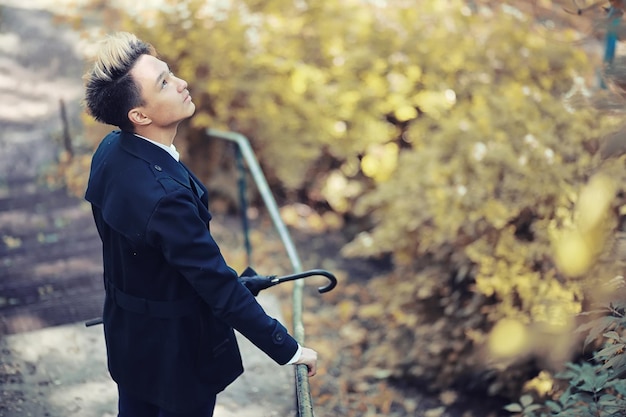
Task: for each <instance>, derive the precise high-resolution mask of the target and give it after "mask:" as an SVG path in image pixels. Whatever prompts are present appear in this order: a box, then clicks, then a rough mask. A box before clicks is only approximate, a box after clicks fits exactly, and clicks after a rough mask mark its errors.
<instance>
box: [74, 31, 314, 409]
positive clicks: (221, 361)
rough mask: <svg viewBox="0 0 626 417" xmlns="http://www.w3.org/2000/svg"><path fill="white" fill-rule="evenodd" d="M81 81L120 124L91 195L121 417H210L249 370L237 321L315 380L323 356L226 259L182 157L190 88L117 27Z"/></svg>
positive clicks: (97, 110)
mask: <svg viewBox="0 0 626 417" xmlns="http://www.w3.org/2000/svg"><path fill="white" fill-rule="evenodd" d="M85 85H86V97H85V103H86V106H87V109H88V111H89V113H90V114H91V115H92V116H93V117H94V118H95V119H96V120H98V121H100V122H103V123H107V124H111V125H115V126H118V127H119V128H120V130H117V131H113V132H112V133H110V134H109V135H107V136H106V137H105V138H104V139H103V140H102V142H101V144H100V146H99V147H98V149H97V150H96V152H95V154H94V156H93V160H92V165H91V172H90V177H89V183H88V186H87V192H86V195H85V198H86V199H87V200H88V201H89V202H90V203H91V205H92V210H93V216H94V219H95V222H96V226H97V228H98V232H99V234H100V238H101V239H102V245H103V262H104V284H105V288H106V298H105V303H104V311H103V323H104V333H105V339H106V346H107V356H108V367H109V371H110V373H111V376H112V378H113V379H114V380H115V382H116V383H117V385H118V390H119V416H120V417H183V416H184V417H208V416H211V415H213V409H214V406H215V396H216V394H217V393H218V392H220V391H222V390H223V389H224V388H225V387H226V386H227V385H228V384H230V383H231V382H232V381H234V380H235V379H236V378H237V377H238V376H239V375H240V374H241V373H242V372H243V368H242V364H241V357H240V354H239V348H238V347H237V342H236V340H235V336H234V332H233V328H235V329H237V330H238V331H239V332H241V333H242V334H243V335H244V336H245V337H247V338H248V339H250V340H251V341H252V342H253V343H254V344H255V345H256V346H257V347H258V348H259V349H261V350H263V351H264V352H265V353H266V354H267V355H269V356H270V357H271V358H272V359H274V360H275V361H276V362H277V363H279V364H305V365H307V367H308V369H309V375H310V376H313V375H315V373H316V366H317V353H316V352H315V351H314V350H312V349H308V348H304V347H301V346H299V345H298V343H297V342H296V341H295V340H294V339H293V338H292V337H291V336H290V335H289V334H288V333H287V330H286V329H285V327H284V326H283V325H281V324H280V323H279V322H278V321H276V320H275V319H273V318H271V317H269V316H268V315H267V314H266V313H265V312H264V311H263V309H262V308H261V306H260V305H259V304H258V303H257V301H256V299H255V298H254V296H253V295H252V294H251V293H250V291H248V289H247V288H246V287H245V286H244V285H242V284H241V283H240V281H239V280H238V277H237V273H236V272H235V271H234V270H232V269H231V268H229V267H228V265H227V264H226V262H225V261H224V259H223V257H222V255H221V253H220V250H219V248H218V246H217V244H216V243H215V241H214V240H213V238H212V236H211V233H210V231H209V221H210V220H211V214H210V213H209V211H208V199H207V194H208V193H207V189H206V188H205V187H204V186H203V185H202V184H201V183H200V181H199V180H198V179H197V178H196V177H195V176H194V175H193V174H192V173H191V172H189V171H188V170H187V168H186V167H185V166H184V165H183V164H181V163H180V162H179V161H178V156H179V155H178V152H176V148H175V147H174V145H173V141H174V137H175V136H176V131H177V128H178V125H179V123H180V122H181V121H182V120H185V119H187V118H189V117H191V116H192V115H193V113H194V111H195V105H194V103H193V101H192V98H191V95H190V94H189V91H188V90H187V83H186V82H185V81H184V80H181V79H180V78H177V77H176V76H175V75H174V74H172V72H171V71H170V69H169V68H168V66H167V64H166V63H165V62H163V61H161V60H160V59H159V58H157V56H156V53H155V51H154V49H153V48H152V46H151V45H149V44H147V43H145V42H143V41H141V40H139V39H137V38H136V37H135V36H134V35H132V34H129V33H117V34H115V35H112V36H109V37H108V38H106V39H105V40H104V41H103V42H102V44H101V48H100V50H99V52H98V54H97V57H96V60H95V63H94V66H93V68H92V69H91V70H90V71H89V72H88V73H87V74H86V75H85ZM268 377H269V376H268Z"/></svg>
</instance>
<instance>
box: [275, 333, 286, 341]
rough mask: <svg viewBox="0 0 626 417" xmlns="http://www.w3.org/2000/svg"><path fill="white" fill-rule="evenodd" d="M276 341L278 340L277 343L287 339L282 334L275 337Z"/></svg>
mask: <svg viewBox="0 0 626 417" xmlns="http://www.w3.org/2000/svg"><path fill="white" fill-rule="evenodd" d="M274 339H276V341H277V342H282V341H283V339H285V335H283V334H282V333H276V334H275V335H274Z"/></svg>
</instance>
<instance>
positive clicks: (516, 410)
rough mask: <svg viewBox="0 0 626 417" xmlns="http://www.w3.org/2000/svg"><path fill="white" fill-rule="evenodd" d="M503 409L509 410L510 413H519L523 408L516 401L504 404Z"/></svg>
mask: <svg viewBox="0 0 626 417" xmlns="http://www.w3.org/2000/svg"><path fill="white" fill-rule="evenodd" d="M504 409H505V410H506V411H510V412H511V413H521V412H522V410H523V409H524V408H523V407H522V406H521V405H519V404H517V403H513V404H507V405H505V406H504Z"/></svg>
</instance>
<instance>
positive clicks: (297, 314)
mask: <svg viewBox="0 0 626 417" xmlns="http://www.w3.org/2000/svg"><path fill="white" fill-rule="evenodd" d="M206 133H207V135H208V136H210V137H214V138H219V139H225V140H228V141H231V142H235V143H236V144H237V146H239V149H240V151H241V155H242V156H243V159H244V160H245V161H246V164H247V165H248V169H249V170H250V174H251V175H252V178H253V179H254V182H255V183H256V186H257V188H258V190H259V193H260V194H261V197H262V198H263V202H264V203H265V206H266V207H267V210H268V213H269V215H270V217H271V219H272V222H273V223H274V227H275V228H276V230H277V232H278V234H279V236H280V239H281V240H282V242H283V245H284V246H285V249H286V251H287V256H288V257H289V261H290V262H291V266H292V268H293V270H294V273H299V272H302V264H301V262H300V257H299V256H298V252H297V251H296V247H295V245H294V243H293V241H292V239H291V235H289V231H288V230H287V227H286V226H285V223H284V222H283V220H282V218H281V217H280V211H279V210H278V205H277V204H276V200H275V199H274V196H273V194H272V192H271V190H270V188H269V185H268V184H267V180H266V179H265V175H264V174H263V171H262V170H261V167H260V165H259V162H258V161H257V159H256V157H255V155H254V152H253V150H252V146H251V145H250V141H249V140H248V138H246V137H245V136H244V135H242V134H240V133H236V132H228V131H221V130H216V129H207V130H206ZM303 286H304V283H303V282H302V281H301V280H297V281H294V285H293V332H294V337H295V339H296V340H297V341H298V343H300V344H301V345H304V324H303V321H302V311H303V304H302V289H303ZM295 379H296V380H295V382H296V399H297V402H298V404H297V405H298V416H299V417H313V401H312V399H311V388H310V385H309V377H308V370H307V367H306V366H305V365H297V366H296V367H295Z"/></svg>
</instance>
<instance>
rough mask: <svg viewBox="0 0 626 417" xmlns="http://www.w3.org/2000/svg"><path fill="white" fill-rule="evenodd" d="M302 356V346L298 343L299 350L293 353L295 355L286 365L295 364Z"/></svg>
mask: <svg viewBox="0 0 626 417" xmlns="http://www.w3.org/2000/svg"><path fill="white" fill-rule="evenodd" d="M300 356H302V346H300V343H298V350H296V354H295V355H293V357H292V358H291V359H290V360H289V362H287V363H286V364H285V365H293V364H294V363H296V362H297V361H298V359H300Z"/></svg>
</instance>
